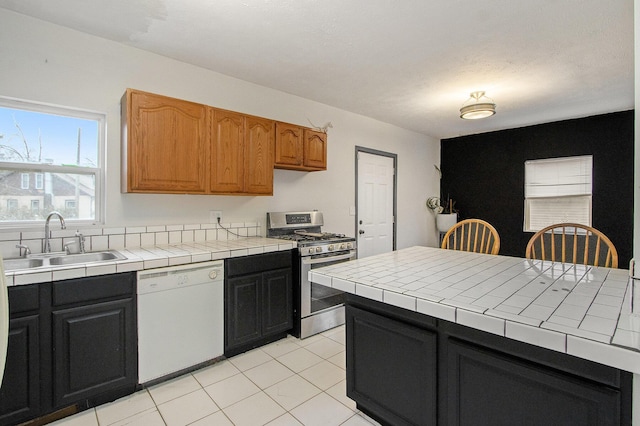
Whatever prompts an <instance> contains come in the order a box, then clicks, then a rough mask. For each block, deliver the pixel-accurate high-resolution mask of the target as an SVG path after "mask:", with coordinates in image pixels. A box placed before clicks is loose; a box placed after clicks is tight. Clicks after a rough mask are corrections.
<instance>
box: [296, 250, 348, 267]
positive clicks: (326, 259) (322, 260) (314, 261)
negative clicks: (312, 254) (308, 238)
mask: <svg viewBox="0 0 640 426" xmlns="http://www.w3.org/2000/svg"><path fill="white" fill-rule="evenodd" d="M354 257H355V252H349V253H348V254H342V255H340V256H327V257H322V258H319V259H308V258H306V257H303V258H302V263H304V264H305V265H317V264H318V263H328V262H336V261H338V260H348V259H351V258H354Z"/></svg>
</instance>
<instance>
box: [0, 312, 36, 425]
mask: <svg viewBox="0 0 640 426" xmlns="http://www.w3.org/2000/svg"><path fill="white" fill-rule="evenodd" d="M39 317H40V316H39V315H31V316H26V317H22V318H16V319H12V320H10V321H9V342H8V343H9V345H8V348H7V362H6V366H5V370H4V378H3V381H2V388H0V425H12V424H18V423H20V421H22V420H26V419H30V418H33V417H37V416H38V415H39V414H40V411H41V406H40V401H41V397H40V393H41V392H40V343H39V342H40V339H39V332H40V327H39Z"/></svg>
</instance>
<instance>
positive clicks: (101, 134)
mask: <svg viewBox="0 0 640 426" xmlns="http://www.w3.org/2000/svg"><path fill="white" fill-rule="evenodd" d="M0 106H3V107H6V108H15V109H23V110H27V111H33V112H40V113H48V114H57V115H64V116H69V117H75V118H82V119H86V120H94V121H96V122H97V123H98V141H97V142H98V146H97V157H98V158H97V162H98V165H97V167H82V166H55V165H51V164H43V163H15V162H2V161H0V169H10V170H16V171H19V172H27V173H42V174H43V184H44V174H46V173H70V174H90V175H93V176H95V194H94V195H95V217H94V218H93V220H87V219H76V218H68V219H67V218H65V221H66V222H67V223H71V224H73V225H74V226H75V225H80V226H82V225H97V224H100V225H104V220H105V211H104V209H105V205H106V188H105V185H104V183H105V181H106V180H105V173H106V172H105V170H106V167H105V157H106V155H105V150H106V148H105V140H106V133H107V132H106V121H107V116H106V114H105V113H101V112H98V111H90V110H82V109H77V108H71V107H64V106H59V105H53V104H46V103H39V102H32V101H26V100H23V99H16V98H9V97H4V96H0ZM42 223H44V220H33V221H27V220H21V221H15V222H3V223H2V227H20V228H25V227H29V226H36V225H37V226H40V225H41V224H42Z"/></svg>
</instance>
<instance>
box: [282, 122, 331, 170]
mask: <svg viewBox="0 0 640 426" xmlns="http://www.w3.org/2000/svg"><path fill="white" fill-rule="evenodd" d="M274 167H275V168H276V169H289V170H303V171H314V170H326V169H327V134H326V133H323V132H318V131H315V130H312V129H309V128H305V127H300V126H295V125H293V124H287V123H276V146H275V164H274Z"/></svg>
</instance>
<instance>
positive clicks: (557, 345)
mask: <svg viewBox="0 0 640 426" xmlns="http://www.w3.org/2000/svg"><path fill="white" fill-rule="evenodd" d="M309 279H310V281H312V282H314V283H318V284H322V285H325V286H328V287H333V288H336V289H339V290H342V291H345V292H348V293H352V294H356V295H359V296H362V297H366V298H369V299H373V300H377V301H380V302H384V303H388V304H390V305H394V306H398V307H401V308H405V309H408V310H411V311H416V312H420V313H423V314H427V315H430V316H433V317H436V318H440V319H444V320H447V321H451V322H455V323H458V324H461V325H465V326H468V327H472V328H475V329H479V330H483V331H486V332H489V333H493V334H497V335H499V336H503V337H507V338H511V339H514V340H519V341H522V342H526V343H530V344H533V345H537V346H540V347H544V348H547V349H551V350H555V351H558V352H564V353H567V354H569V355H574V356H577V357H580V358H583V359H588V360H591V361H595V362H598V363H601V364H605V365H609V366H612V367H616V368H619V369H622V370H626V371H630V372H633V373H640V314H635V315H631V300H630V291H628V290H629V288H630V282H631V281H632V280H630V278H629V273H628V271H627V270H624V269H609V268H602V267H592V266H585V265H573V264H563V263H552V262H542V261H532V260H527V259H522V258H516V257H508V256H495V255H485V254H477V253H469V252H460V251H453V250H442V249H438V248H429V247H411V248H407V249H402V250H398V251H395V252H390V253H385V254H381V255H377V256H371V257H367V258H363V259H358V260H354V261H351V262H343V263H339V264H335V265H332V266H327V267H323V268H317V269H313V270H312V271H310V272H309ZM638 308H639V309H640V306H638Z"/></svg>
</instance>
